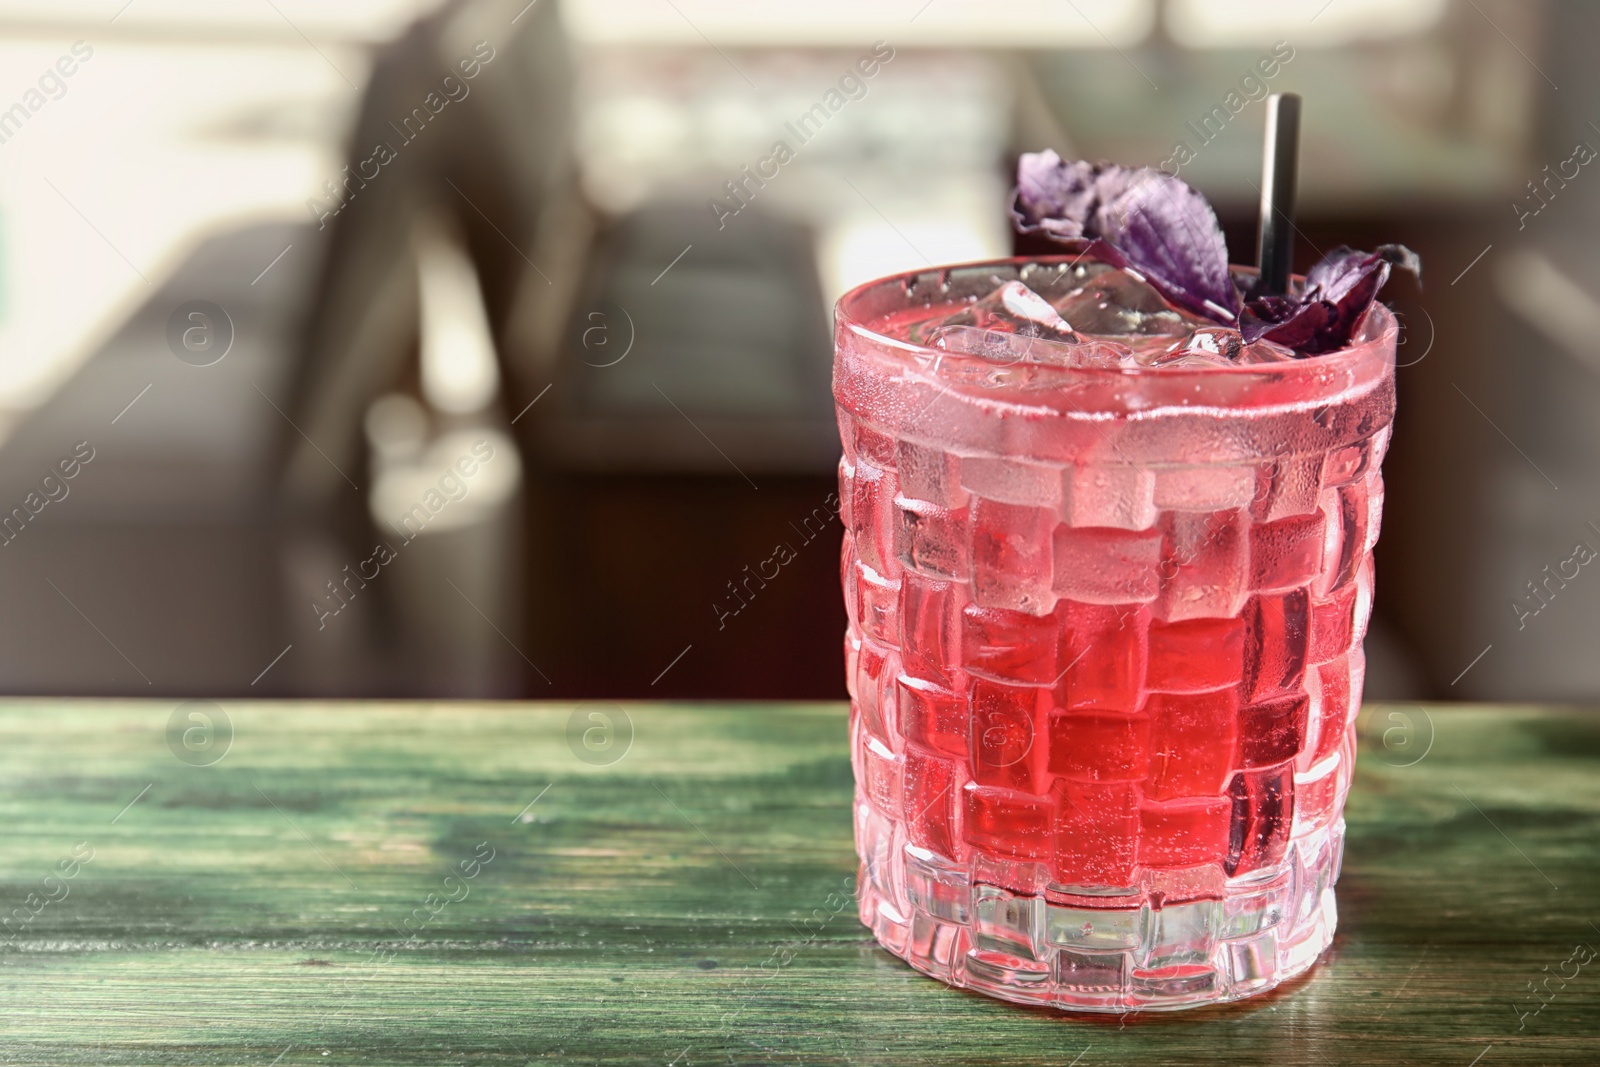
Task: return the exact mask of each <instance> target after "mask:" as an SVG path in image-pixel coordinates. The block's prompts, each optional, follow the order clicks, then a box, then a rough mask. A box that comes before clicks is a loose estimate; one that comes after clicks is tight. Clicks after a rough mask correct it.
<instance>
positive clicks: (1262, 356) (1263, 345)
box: [1238, 339, 1300, 364]
mask: <svg viewBox="0 0 1600 1067" xmlns="http://www.w3.org/2000/svg"><path fill="white" fill-rule="evenodd" d="M1299 358H1300V357H1299V356H1298V355H1296V354H1295V351H1294V349H1292V348H1290V347H1288V346H1287V345H1280V344H1278V343H1277V342H1276V341H1268V340H1265V339H1262V340H1260V341H1252V342H1251V343H1250V344H1247V345H1244V346H1242V347H1241V348H1240V349H1239V359H1238V362H1240V363H1246V364H1248V363H1286V362H1288V361H1290V360H1295V359H1299Z"/></svg>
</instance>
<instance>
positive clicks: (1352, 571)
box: [834, 260, 1395, 1011]
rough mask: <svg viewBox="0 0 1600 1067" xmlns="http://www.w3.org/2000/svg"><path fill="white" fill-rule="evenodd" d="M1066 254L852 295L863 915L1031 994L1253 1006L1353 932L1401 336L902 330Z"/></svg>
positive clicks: (994, 990) (841, 335)
mask: <svg viewBox="0 0 1600 1067" xmlns="http://www.w3.org/2000/svg"><path fill="white" fill-rule="evenodd" d="M1058 263H1059V261H1052V260H1044V261H1035V262H1033V263H1031V264H1026V263H1023V262H1020V261H1007V262H1002V263H993V264H982V265H977V266H973V267H962V268H952V269H950V270H948V271H930V272H925V273H921V274H916V275H907V276H904V277H901V278H891V279H885V280H883V281H880V282H876V283H872V284H870V285H867V286H863V287H862V288H860V289H857V290H855V291H854V292H852V293H850V294H848V295H847V296H845V297H844V298H843V299H842V300H841V301H840V303H839V307H838V313H837V331H836V341H837V356H836V362H835V369H834V392H835V397H836V400H837V403H838V412H839V425H840V432H841V436H842V438H843V442H844V452H845V455H844V459H843V461H842V463H841V466H840V482H841V486H842V492H841V499H842V501H843V502H844V516H843V517H844V520H845V525H846V530H847V534H846V538H845V543H844V553H843V579H844V588H845V597H846V602H847V605H848V608H849V614H850V629H849V635H848V638H847V641H846V652H847V663H848V672H849V674H848V680H849V685H850V691H851V694H852V709H851V743H852V757H853V761H854V766H855V775H856V847H857V850H858V852H859V854H860V858H861V877H860V908H861V918H862V921H863V922H865V923H866V924H867V925H868V926H869V927H870V928H871V929H872V931H873V933H874V934H875V936H876V937H877V939H878V940H879V942H880V943H881V944H883V946H884V947H885V948H887V949H888V950H889V951H891V952H893V953H894V954H896V955H897V956H900V957H901V958H903V959H905V960H906V961H907V962H909V963H910V964H912V966H914V967H916V968H917V969H919V970H921V971H924V972H926V973H928V974H930V975H933V976H934V977H937V978H940V979H942V980H944V981H946V982H949V983H952V984H954V985H959V986H965V987H969V988H974V989H978V990H981V991H983V992H986V993H989V994H991V995H994V996H997V997H1003V998H1005V999H1008V1000H1016V1001H1023V1002H1027V1003H1038V1004H1052V1005H1055V1006H1058V1007H1061V1008H1066V1009H1074V1010H1085V1009H1086V1010H1107V1011H1126V1010H1132V1009H1138V1008H1143V1009H1155V1008H1176V1007H1186V1006H1191V1005H1197V1004H1205V1003H1212V1002H1217V1001H1223V1000H1232V999H1237V998H1239V997H1243V996H1247V995H1250V994H1252V993H1256V992H1260V991H1262V990H1264V989H1268V988H1270V987H1272V986H1274V985H1276V984H1278V983H1279V982H1282V981H1283V980H1285V979H1286V978H1288V977H1290V976H1292V975H1294V974H1296V973H1299V972H1301V971H1303V970H1305V969H1306V968H1308V967H1309V966H1311V964H1312V963H1313V962H1314V961H1315V960H1316V958H1317V956H1318V955H1319V954H1320V953H1321V952H1322V950H1323V949H1324V948H1326V947H1327V945H1328V943H1329V941H1330V939H1331V938H1332V935H1333V929H1334V922H1335V911H1334V900H1333V890H1332V886H1333V882H1334V880H1335V879H1336V878H1337V876H1338V871H1339V859H1340V854H1341V850H1342V846H1343V831H1344V820H1343V817H1342V813H1343V807H1344V800H1345V795H1346V793H1347V791H1348V789H1349V785H1350V777H1351V771H1352V763H1353V760H1354V756H1355V741H1354V727H1353V719H1354V713H1355V711H1356V709H1357V706H1358V704H1359V702H1360V693H1361V681H1362V670H1363V661H1362V652H1361V638H1362V636H1363V634H1364V633H1365V631H1366V626H1367V620H1368V616H1369V614H1370V611H1371V605H1372V562H1371V550H1372V546H1373V543H1374V541H1375V540H1376V538H1377V533H1378V519H1379V512H1380V509H1381V505H1382V501H1383V483H1382V480H1381V478H1380V476H1379V471H1378V468H1379V463H1380V461H1381V459H1382V457H1383V453H1384V449H1385V446H1386V445H1387V442H1388V438H1389V430H1390V423H1391V419H1392V414H1393V401H1394V369H1393V368H1394V362H1393V361H1394V343H1395V322H1394V319H1393V316H1392V315H1390V313H1389V312H1388V311H1387V310H1386V309H1384V308H1382V307H1381V306H1378V305H1375V306H1374V308H1373V310H1372V312H1371V313H1370V314H1369V316H1368V318H1367V319H1366V321H1365V322H1364V323H1363V326H1362V328H1361V330H1360V331H1358V335H1357V337H1356V339H1355V340H1354V341H1353V342H1352V344H1351V346H1350V347H1349V348H1347V349H1345V350H1343V351H1340V352H1337V353H1333V354H1330V355H1324V356H1317V357H1312V358H1308V359H1302V360H1294V361H1290V362H1285V363H1278V364H1270V365H1264V366H1245V367H1229V368H1215V369H1193V370H1167V369H1164V370H1121V369H1115V368H1111V369H1071V368H1063V367H1052V366H1038V365H1029V364H1013V365H1010V366H1001V365H997V364H994V363H988V362H985V361H984V360H982V359H979V358H976V357H965V356H959V355H950V354H947V353H936V352H934V351H931V350H929V349H924V348H921V347H919V346H917V345H913V344H910V343H909V342H905V341H897V340H894V339H893V338H894V336H896V335H898V336H902V337H903V336H905V332H906V331H905V327H906V325H907V323H908V322H909V321H910V320H912V319H917V320H922V319H926V318H928V317H930V316H932V315H938V314H941V312H948V311H955V310H959V308H960V306H962V305H963V304H964V303H965V302H967V301H970V300H971V299H973V298H975V297H979V296H982V295H983V294H985V293H987V292H989V291H990V290H992V289H993V288H994V286H995V285H997V284H998V283H999V282H1000V281H1004V280H1009V279H1012V278H1021V279H1022V280H1023V281H1025V282H1027V283H1028V284H1030V285H1032V286H1033V287H1034V288H1036V289H1039V290H1040V291H1041V292H1044V291H1047V288H1048V286H1047V284H1046V283H1047V282H1048V281H1049V278H1048V277H1047V276H1048V275H1049V274H1050V272H1052V271H1055V270H1059V269H1061V268H1060V267H1059V266H1058V265H1057V264H1058Z"/></svg>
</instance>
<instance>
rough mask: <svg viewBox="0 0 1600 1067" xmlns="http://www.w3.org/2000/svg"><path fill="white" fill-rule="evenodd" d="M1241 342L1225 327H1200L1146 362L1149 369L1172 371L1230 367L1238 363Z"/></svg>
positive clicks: (1242, 339) (1234, 331)
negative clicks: (1168, 368) (1161, 368)
mask: <svg viewBox="0 0 1600 1067" xmlns="http://www.w3.org/2000/svg"><path fill="white" fill-rule="evenodd" d="M1244 347H1245V346H1244V338H1242V337H1241V336H1240V335H1239V331H1238V330H1233V329H1229V328H1228V327H1226V326H1202V327H1201V328H1200V329H1198V330H1193V331H1191V332H1190V333H1189V334H1188V335H1186V336H1184V337H1182V338H1180V339H1178V340H1177V341H1175V342H1173V343H1172V344H1171V345H1170V346H1168V347H1167V349H1166V350H1165V351H1164V352H1162V353H1161V354H1160V355H1157V356H1156V357H1155V358H1154V359H1152V360H1151V361H1150V364H1149V365H1150V366H1153V367H1173V368H1175V369H1189V368H1196V369H1198V368H1205V367H1232V366H1234V365H1235V364H1237V363H1238V362H1239V353H1240V352H1241V351H1242V350H1243V348H1244Z"/></svg>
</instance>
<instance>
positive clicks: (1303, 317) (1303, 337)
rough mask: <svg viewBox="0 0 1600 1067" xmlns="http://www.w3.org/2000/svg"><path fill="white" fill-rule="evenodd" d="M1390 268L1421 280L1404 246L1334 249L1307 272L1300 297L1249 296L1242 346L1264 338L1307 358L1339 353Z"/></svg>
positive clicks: (1419, 269)
mask: <svg viewBox="0 0 1600 1067" xmlns="http://www.w3.org/2000/svg"><path fill="white" fill-rule="evenodd" d="M1391 266H1398V267H1400V268H1402V269H1404V270H1408V271H1410V272H1411V273H1413V274H1415V275H1417V276H1418V277H1421V274H1422V263H1421V261H1420V260H1419V259H1418V258H1417V255H1416V253H1415V252H1412V251H1411V250H1410V249H1409V248H1406V247H1405V246H1404V245H1382V246H1380V247H1379V248H1378V250H1377V251H1376V252H1357V251H1355V250H1354V249H1351V248H1345V247H1343V246H1341V247H1339V248H1336V249H1334V250H1333V251H1332V252H1329V253H1328V254H1327V255H1326V256H1324V257H1322V260H1321V261H1320V262H1319V263H1317V265H1316V266H1314V267H1312V268H1311V270H1309V271H1308V272H1306V282H1305V287H1304V289H1303V290H1302V291H1301V293H1300V294H1298V295H1294V294H1291V295H1286V296H1276V295H1274V296H1261V295H1254V296H1252V298H1251V299H1250V300H1248V301H1247V302H1246V303H1245V309H1244V312H1243V314H1242V315H1241V316H1240V326H1239V332H1240V333H1241V334H1242V335H1243V336H1244V339H1245V340H1246V341H1254V340H1257V339H1259V338H1262V337H1265V338H1266V339H1267V340H1269V341H1276V342H1278V343H1279V344H1282V345H1288V346H1289V347H1290V348H1293V349H1294V350H1295V351H1297V352H1299V353H1301V354H1302V355H1308V356H1312V355H1318V354H1320V353H1323V352H1333V351H1336V350H1338V349H1340V348H1343V347H1344V346H1345V345H1346V344H1348V343H1349V342H1350V335H1351V334H1352V333H1354V332H1355V328H1356V325H1357V324H1358V323H1359V322H1360V321H1361V318H1362V316H1363V315H1365V314H1366V313H1367V309H1368V308H1370V307H1371V306H1372V302H1373V301H1374V300H1376V299H1377V296H1378V290H1379V289H1382V288H1383V285H1384V283H1385V282H1386V281H1388V280H1389V268H1390V267H1391Z"/></svg>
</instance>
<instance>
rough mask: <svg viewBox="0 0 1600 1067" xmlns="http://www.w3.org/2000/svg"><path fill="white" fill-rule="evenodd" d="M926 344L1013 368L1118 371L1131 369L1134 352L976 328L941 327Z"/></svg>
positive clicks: (1121, 347) (1093, 343)
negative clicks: (1022, 365) (1039, 366)
mask: <svg viewBox="0 0 1600 1067" xmlns="http://www.w3.org/2000/svg"><path fill="white" fill-rule="evenodd" d="M926 338H927V339H926V340H925V341H924V342H923V343H925V344H927V345H929V346H931V347H933V348H938V349H941V350H943V351H946V352H959V353H961V354H963V355H968V356H981V357H982V358H984V359H987V360H992V361H994V362H996V363H1001V364H1005V365H1006V366H1011V365H1012V364H1016V363H1040V364H1045V365H1048V366H1054V367H1118V366H1124V365H1129V364H1130V363H1131V361H1132V355H1131V350H1130V349H1129V348H1128V346H1127V345H1121V344H1117V343H1116V342H1114V341H1070V342H1069V341H1060V340H1052V339H1050V338H1046V337H1034V336H1029V335H1028V334H1024V333H1008V332H1006V331H1003V330H995V329H983V328H981V327H977V326H938V327H935V328H934V329H932V330H931V331H929V332H928V334H927V335H926Z"/></svg>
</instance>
